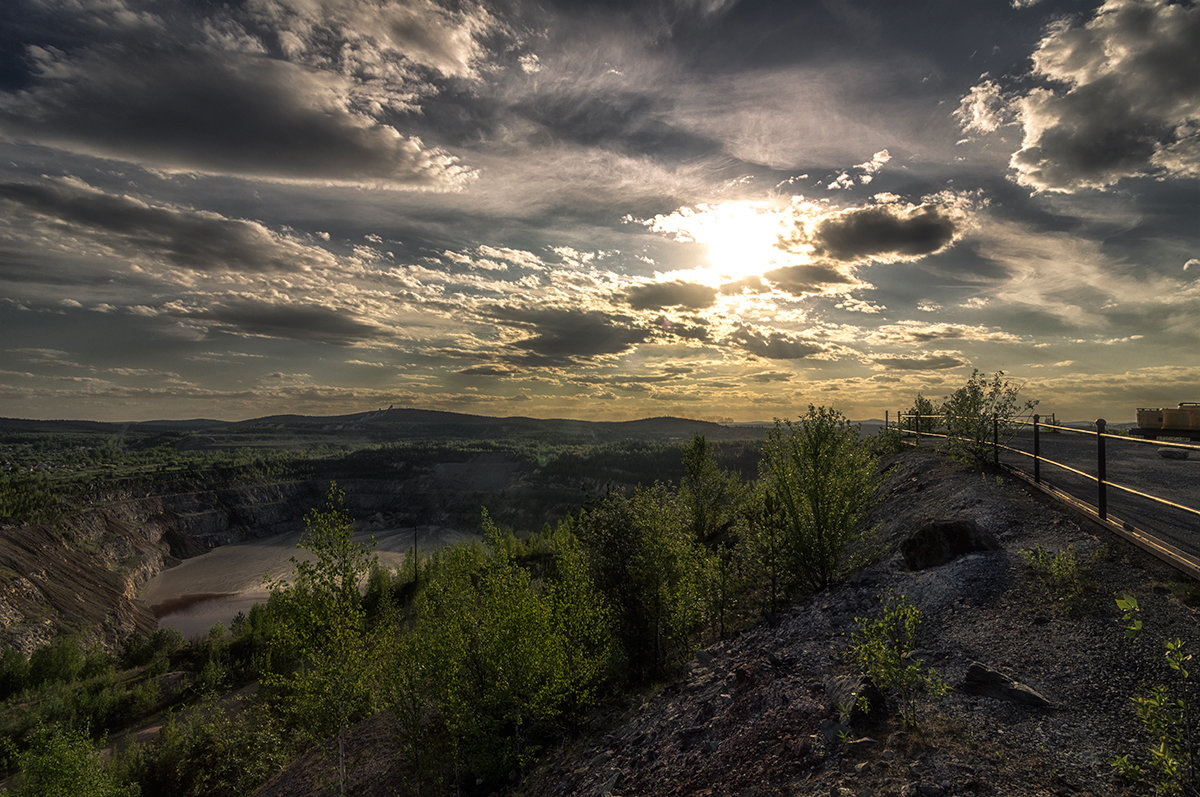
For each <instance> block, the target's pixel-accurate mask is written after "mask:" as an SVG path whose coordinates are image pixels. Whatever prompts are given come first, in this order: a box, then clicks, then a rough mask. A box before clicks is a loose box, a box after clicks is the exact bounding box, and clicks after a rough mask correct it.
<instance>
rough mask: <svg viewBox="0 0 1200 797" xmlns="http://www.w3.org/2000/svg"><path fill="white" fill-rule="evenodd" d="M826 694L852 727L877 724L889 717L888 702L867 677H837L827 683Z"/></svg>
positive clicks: (842, 717) (839, 713)
mask: <svg viewBox="0 0 1200 797" xmlns="http://www.w3.org/2000/svg"><path fill="white" fill-rule="evenodd" d="M825 694H826V695H828V696H829V699H830V700H831V701H832V702H833V705H834V707H835V708H836V709H837V710H838V715H839V717H840V719H841V722H842V723H844V724H846V725H850V726H859V725H865V724H868V723H875V722H878V721H879V720H882V719H883V718H885V717H886V716H887V701H886V700H885V698H884V696H883V693H882V692H880V691H879V687H877V686H875V683H874V682H873V681H872V680H871V679H870V678H868V677H867V676H865V675H836V676H833V677H831V678H829V679H828V680H827V681H826V682H825Z"/></svg>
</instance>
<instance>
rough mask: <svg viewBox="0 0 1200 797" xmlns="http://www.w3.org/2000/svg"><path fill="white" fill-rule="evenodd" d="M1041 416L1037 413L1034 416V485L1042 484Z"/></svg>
mask: <svg viewBox="0 0 1200 797" xmlns="http://www.w3.org/2000/svg"><path fill="white" fill-rule="evenodd" d="M1040 417H1041V416H1040V415H1038V414H1037V413H1036V412H1035V413H1034V414H1033V483H1034V484H1041V483H1042V461H1041V459H1040V456H1041V453H1042V445H1041V443H1042V439H1041V437H1039V436H1038V418H1040Z"/></svg>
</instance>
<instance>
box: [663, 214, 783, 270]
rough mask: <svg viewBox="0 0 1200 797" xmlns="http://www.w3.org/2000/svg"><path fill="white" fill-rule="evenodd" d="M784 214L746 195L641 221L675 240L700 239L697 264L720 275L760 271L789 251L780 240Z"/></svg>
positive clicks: (777, 262)
mask: <svg viewBox="0 0 1200 797" xmlns="http://www.w3.org/2000/svg"><path fill="white" fill-rule="evenodd" d="M789 220H790V215H789V214H788V213H787V212H786V208H780V207H776V206H774V205H772V204H770V203H767V202H755V201H749V200H740V201H730V202H718V203H713V204H699V205H696V206H695V207H683V208H680V209H679V210H677V211H675V212H674V213H671V214H668V215H661V216H656V217H655V218H654V219H652V220H648V221H647V222H644V223H646V224H647V226H649V227H650V228H651V229H653V230H654V231H655V232H663V233H667V234H669V235H671V236H673V237H674V238H675V240H677V241H688V242H693V243H698V244H701V245H703V246H704V247H705V249H707V258H706V259H707V263H703V264H697V265H698V266H700V267H701V268H704V269H705V270H707V271H709V272H711V273H712V274H713V275H714V276H716V277H719V278H721V279H728V280H732V281H736V280H740V279H745V278H746V277H751V276H761V275H762V274H763V273H765V272H767V271H770V270H771V269H773V268H778V267H780V266H782V265H786V264H787V263H788V262H790V261H791V260H794V256H792V255H790V254H789V253H788V252H787V251H786V250H785V249H784V248H783V247H782V245H781V244H780V239H781V237H782V236H783V235H784V234H785V233H786V232H787V229H788V222H789Z"/></svg>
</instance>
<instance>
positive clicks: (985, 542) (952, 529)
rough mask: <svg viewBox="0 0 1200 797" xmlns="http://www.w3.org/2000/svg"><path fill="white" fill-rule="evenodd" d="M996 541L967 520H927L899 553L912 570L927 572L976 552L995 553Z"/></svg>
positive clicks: (905, 542)
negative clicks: (929, 568) (926, 569)
mask: <svg viewBox="0 0 1200 797" xmlns="http://www.w3.org/2000/svg"><path fill="white" fill-rule="evenodd" d="M999 547H1000V544H999V543H998V542H996V538H995V537H993V536H992V535H991V534H990V533H989V532H987V531H985V530H984V529H981V528H980V527H979V525H978V524H977V523H976V522H975V521H974V520H970V519H968V518H941V519H936V520H927V521H925V522H924V523H922V524H921V525H920V526H918V527H917V530H916V531H914V532H913V533H912V534H911V535H909V537H908V538H907V539H905V540H904V541H903V542H901V543H900V553H901V555H902V556H903V557H904V563H905V564H906V565H908V567H909V569H910V570H924V569H925V568H927V567H938V566H939V565H944V564H946V563H948V562H952V561H954V560H955V559H957V558H958V557H960V556H963V555H965V554H968V553H972V552H974V551H995V550H997V549H998V548H999Z"/></svg>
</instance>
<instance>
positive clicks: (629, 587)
mask: <svg viewBox="0 0 1200 797" xmlns="http://www.w3.org/2000/svg"><path fill="white" fill-rule="evenodd" d="M577 532H578V535H579V538H580V540H581V541H582V542H583V544H584V546H585V547H586V549H587V552H588V558H589V561H590V562H591V566H592V574H593V577H594V579H595V583H596V586H597V587H598V588H599V589H600V591H601V592H603V593H604V595H605V596H606V597H607V598H608V601H609V603H610V605H611V606H612V610H613V620H614V623H615V625H616V628H617V635H618V638H619V640H620V642H621V647H622V650H623V651H624V653H625V657H626V661H627V664H628V666H629V668H630V673H631V675H632V677H633V679H634V680H646V679H653V678H658V677H661V676H663V675H665V674H666V672H667V671H668V670H669V669H670V668H671V667H672V666H674V665H675V664H677V663H678V662H680V661H682V660H683V659H684V658H686V656H687V655H688V654H689V653H690V652H691V645H692V636H693V632H694V631H695V630H696V628H697V625H698V621H699V619H700V608H701V606H702V591H701V586H702V585H701V582H700V577H701V574H702V572H703V569H704V563H705V550H704V549H703V547H702V546H700V545H699V544H698V543H697V542H696V540H695V538H694V537H693V536H692V534H691V529H690V527H689V525H688V523H687V521H686V516H685V514H684V512H683V511H682V509H681V507H680V505H679V501H678V500H677V498H676V496H675V495H673V494H672V493H671V492H670V491H669V490H667V489H666V488H665V487H663V486H661V485H656V486H655V487H652V488H645V487H639V488H638V489H637V490H635V491H634V494H633V495H632V496H631V497H625V496H623V495H620V494H619V493H610V494H609V495H607V496H605V498H604V499H603V500H601V501H600V502H599V503H597V504H596V505H595V506H593V507H592V508H591V509H589V510H588V511H587V512H585V513H584V514H583V515H582V516H581V517H580V518H579V522H578V527H577Z"/></svg>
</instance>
